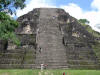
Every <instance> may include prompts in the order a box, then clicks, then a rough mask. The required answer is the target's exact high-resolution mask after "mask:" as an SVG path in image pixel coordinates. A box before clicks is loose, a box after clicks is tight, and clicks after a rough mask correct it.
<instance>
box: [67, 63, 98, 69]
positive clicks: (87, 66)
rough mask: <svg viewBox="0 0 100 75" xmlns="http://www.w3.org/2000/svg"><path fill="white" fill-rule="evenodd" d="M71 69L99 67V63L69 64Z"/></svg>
mask: <svg viewBox="0 0 100 75" xmlns="http://www.w3.org/2000/svg"><path fill="white" fill-rule="evenodd" d="M69 68H71V69H95V70H96V69H100V65H96V64H95V65H69Z"/></svg>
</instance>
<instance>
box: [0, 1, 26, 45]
mask: <svg viewBox="0 0 100 75" xmlns="http://www.w3.org/2000/svg"><path fill="white" fill-rule="evenodd" d="M24 2H25V0H0V39H2V40H9V39H11V40H12V41H13V43H15V44H17V45H19V44H20V42H19V40H18V38H17V37H16V35H15V33H14V30H15V28H17V27H18V25H19V24H18V22H17V21H15V20H13V19H12V18H11V17H10V16H9V15H7V14H8V13H10V14H16V9H19V8H20V9H23V8H24V7H25V3H24Z"/></svg>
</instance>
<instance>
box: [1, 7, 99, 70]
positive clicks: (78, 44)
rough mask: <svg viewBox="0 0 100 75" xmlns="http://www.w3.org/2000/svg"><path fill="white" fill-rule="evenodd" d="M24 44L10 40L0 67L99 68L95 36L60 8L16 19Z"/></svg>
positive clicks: (48, 9) (34, 12) (36, 12)
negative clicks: (16, 43) (17, 43)
mask: <svg viewBox="0 0 100 75" xmlns="http://www.w3.org/2000/svg"><path fill="white" fill-rule="evenodd" d="M17 21H18V22H19V23H20V26H19V27H18V28H17V29H16V30H15V32H16V34H17V37H18V38H19V39H20V41H21V45H20V46H19V47H17V46H16V45H14V44H13V43H12V42H11V41H9V43H8V46H7V50H6V52H5V53H1V54H3V55H0V68H33V69H37V68H40V67H41V66H40V65H41V64H45V65H47V66H46V68H47V69H100V65H99V60H98V57H97V56H96V54H95V52H94V50H93V48H92V47H91V46H92V44H94V43H95V37H94V36H93V35H92V34H91V33H89V32H88V31H87V30H86V29H85V27H83V26H82V25H81V24H80V23H79V22H78V21H77V19H75V18H74V17H72V16H70V15H69V14H68V13H66V12H65V11H64V10H63V9H59V8H36V9H34V10H33V11H31V12H29V13H28V14H25V15H23V16H21V17H19V18H18V19H17Z"/></svg>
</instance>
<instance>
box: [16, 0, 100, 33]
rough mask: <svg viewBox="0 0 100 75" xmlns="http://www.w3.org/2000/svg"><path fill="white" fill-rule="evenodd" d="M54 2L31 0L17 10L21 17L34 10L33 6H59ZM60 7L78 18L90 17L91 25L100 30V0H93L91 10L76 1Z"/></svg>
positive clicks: (50, 0)
mask: <svg viewBox="0 0 100 75" xmlns="http://www.w3.org/2000/svg"><path fill="white" fill-rule="evenodd" d="M52 3H53V0H31V1H30V2H29V3H28V4H27V6H26V7H25V8H24V9H23V10H17V16H18V17H19V16H21V15H23V14H26V13H28V12H29V11H31V10H33V8H41V7H53V8H56V7H57V6H54V5H52ZM59 7H60V8H63V9H65V11H66V12H68V13H69V14H70V15H71V16H73V17H75V18H77V19H80V18H86V19H88V20H89V21H90V25H91V27H92V28H93V29H95V30H97V31H99V32H100V30H99V29H97V28H96V25H97V24H100V0H93V2H92V3H91V7H92V10H91V11H84V10H83V9H82V8H80V7H79V6H78V5H77V4H74V3H69V4H68V5H61V6H59ZM95 9H97V10H95Z"/></svg>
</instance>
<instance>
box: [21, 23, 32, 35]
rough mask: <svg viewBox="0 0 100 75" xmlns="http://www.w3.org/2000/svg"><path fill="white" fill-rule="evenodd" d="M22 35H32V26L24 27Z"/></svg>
mask: <svg viewBox="0 0 100 75" xmlns="http://www.w3.org/2000/svg"><path fill="white" fill-rule="evenodd" d="M22 33H24V34H32V31H31V27H30V25H27V26H26V27H24V28H23V31H22Z"/></svg>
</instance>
